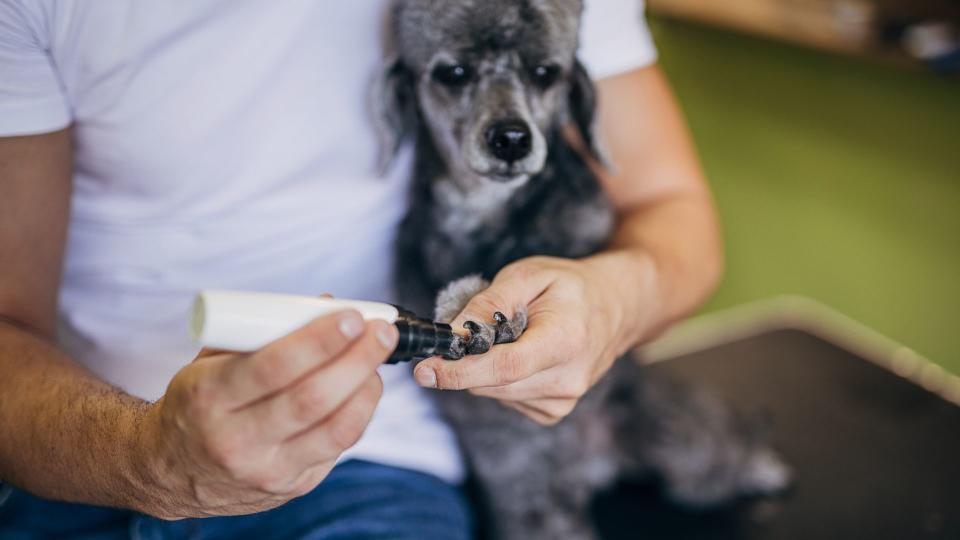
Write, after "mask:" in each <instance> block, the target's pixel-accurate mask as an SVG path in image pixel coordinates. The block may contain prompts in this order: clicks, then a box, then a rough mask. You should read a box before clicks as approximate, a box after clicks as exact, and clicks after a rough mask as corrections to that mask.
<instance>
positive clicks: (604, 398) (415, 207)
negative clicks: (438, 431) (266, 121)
mask: <svg viewBox="0 0 960 540" xmlns="http://www.w3.org/2000/svg"><path fill="white" fill-rule="evenodd" d="M582 8H583V6H582V1H579V0H446V1H442V0H399V1H398V2H396V6H395V8H394V10H393V12H392V21H391V22H392V26H391V27H390V28H391V30H392V38H393V43H392V47H391V49H392V50H393V51H395V54H394V55H393V56H391V57H390V58H389V59H388V61H387V65H386V67H385V69H384V71H383V74H382V76H381V77H380V78H379V80H378V83H377V85H376V96H375V100H374V103H375V106H376V113H377V119H378V124H379V128H380V132H381V139H382V141H381V142H382V144H383V147H384V149H385V152H384V159H383V161H382V163H381V166H382V167H384V168H385V167H387V166H388V165H389V164H390V161H391V159H392V157H393V154H394V153H395V152H396V151H397V149H398V148H399V147H400V146H401V145H402V144H403V142H404V140H406V139H410V140H412V141H413V142H414V144H415V146H416V157H415V165H414V170H413V185H412V193H411V199H410V212H409V214H408V215H407V217H406V219H405V220H404V222H403V224H402V226H401V230H400V235H399V240H398V245H397V270H396V284H397V290H398V291H399V293H400V295H401V297H400V300H401V303H402V304H403V305H405V306H407V307H410V308H413V309H414V310H415V311H417V312H419V313H430V312H431V311H434V310H435V313H436V317H437V319H438V320H442V321H450V320H452V319H453V317H454V316H456V315H457V314H458V313H459V312H460V311H461V309H462V308H463V307H464V306H465V304H466V303H467V301H469V299H470V298H471V297H472V296H473V295H475V294H477V293H478V292H480V291H482V290H483V289H484V288H486V287H487V285H488V281H487V280H488V279H491V278H492V277H493V276H494V275H495V274H496V273H497V272H498V271H499V270H500V269H501V268H503V267H504V266H506V265H507V264H509V263H511V262H513V261H516V260H518V259H521V258H524V257H529V256H534V255H548V256H557V257H583V256H586V255H589V254H592V253H595V252H597V251H599V250H601V249H603V247H604V246H605V244H606V243H607V241H608V238H609V237H610V234H611V232H612V229H613V226H614V222H615V217H614V212H613V208H612V206H611V204H610V202H609V201H608V199H607V197H606V196H605V194H604V192H603V191H602V189H601V187H600V184H599V182H598V179H597V177H596V175H595V174H594V173H593V172H592V171H591V169H590V167H589V166H588V164H587V162H586V160H585V158H584V156H583V155H581V153H579V152H578V151H577V150H575V149H574V148H573V147H572V146H571V145H570V144H569V143H568V142H567V140H566V139H565V138H564V136H563V134H562V132H561V131H562V130H561V128H562V127H563V126H565V125H568V124H572V125H573V126H575V127H576V128H577V129H578V130H579V133H580V136H581V137H582V139H583V141H584V142H585V144H586V146H587V148H588V149H589V152H590V153H591V154H592V157H593V158H595V159H597V160H598V161H600V162H606V156H605V154H604V153H603V151H602V148H601V145H600V144H599V141H598V140H597V138H596V137H595V134H594V130H593V125H594V115H595V110H596V96H595V90H594V86H593V83H592V81H591V79H590V77H589V75H588V74H587V72H586V70H585V69H584V67H583V66H582V65H581V64H580V63H579V62H578V61H577V58H576V51H577V46H578V33H579V26H580V17H581V12H582ZM503 308H504V309H505V310H512V309H513V308H514V306H503ZM491 321H493V322H491V323H486V322H471V323H468V324H467V325H465V326H466V328H467V329H468V330H469V332H470V336H469V337H468V338H467V339H466V341H465V350H463V351H461V353H463V354H479V353H483V352H485V351H487V350H489V349H490V347H491V346H494V345H495V344H497V343H504V342H510V341H513V340H515V339H517V338H521V339H522V337H521V334H522V332H523V330H524V328H525V326H526V313H525V312H524V311H523V310H522V309H520V310H516V313H515V315H513V318H512V319H508V318H507V317H505V316H503V314H502V313H496V314H491ZM436 398H437V400H438V401H439V403H440V404H441V408H442V410H443V412H444V413H445V415H446V416H447V418H448V419H449V422H450V423H451V425H452V426H453V428H454V429H455V431H456V433H457V436H458V438H459V440H460V443H461V445H462V447H463V450H464V452H465V454H466V456H467V459H468V461H469V464H470V467H471V471H472V473H473V475H474V476H475V478H476V481H477V484H478V485H479V487H480V491H481V493H482V496H483V503H484V505H485V507H486V508H487V509H488V511H489V514H490V516H491V518H492V522H493V523H492V526H493V528H494V530H493V531H492V532H493V534H494V536H495V537H496V538H502V539H507V540H513V539H516V540H521V539H522V540H537V539H544V540H546V539H550V540H557V539H565V540H577V539H590V538H594V537H595V532H594V530H593V526H592V524H591V520H590V517H589V515H588V508H589V503H590V501H591V499H592V497H593V495H594V494H595V493H596V492H597V491H598V490H601V489H604V488H606V487H608V486H610V485H611V484H612V483H613V482H614V481H615V480H616V479H618V478H622V477H635V476H642V475H654V476H656V477H659V478H660V479H662V481H663V485H664V487H665V490H666V492H667V495H668V496H670V497H671V498H673V499H674V500H676V501H677V502H679V503H681V504H685V505H689V506H696V507H702V506H709V505H714V504H718V503H723V502H726V501H728V500H730V499H733V498H735V497H738V496H741V495H758V494H768V493H772V492H776V491H778V490H780V489H782V488H784V487H785V486H786V484H787V483H788V481H789V480H788V479H789V473H788V469H787V468H786V467H785V466H784V465H783V464H782V462H781V461H780V459H779V458H778V456H777V455H776V454H775V453H774V452H773V451H772V450H771V449H770V448H769V447H768V446H767V445H766V444H765V441H764V440H763V437H761V436H759V431H760V430H758V429H756V427H755V426H752V425H751V422H748V421H746V420H745V419H744V418H743V417H742V416H741V415H738V414H736V413H734V412H733V411H732V410H731V409H729V408H728V407H727V406H726V405H725V404H723V403H721V402H719V401H718V400H716V399H715V398H713V397H712V396H710V395H709V394H707V393H705V392H703V391H700V390H698V389H694V388H690V387H687V386H684V385H680V384H677V383H675V382H672V381H667V380H662V379H658V378H655V376H654V375H652V374H650V373H647V372H646V371H645V370H644V369H643V368H642V367H640V366H639V365H638V363H637V362H636V361H635V360H633V359H631V358H623V359H620V360H619V361H618V362H617V363H616V364H615V365H614V367H613V368H612V369H611V371H610V373H609V374H608V375H607V376H606V377H604V378H603V379H602V380H601V381H600V382H599V383H598V384H597V385H596V387H594V388H593V389H592V390H591V391H590V392H589V393H588V394H587V395H586V396H585V397H584V398H583V400H582V401H581V402H580V404H579V405H578V406H577V408H576V409H575V410H574V411H573V413H572V414H571V415H570V416H569V417H567V418H566V419H565V420H563V421H562V422H560V423H559V424H558V425H556V426H553V427H545V426H541V425H538V424H536V423H534V422H532V421H530V420H528V419H526V418H524V417H522V416H520V415H519V414H517V413H515V412H513V411H511V410H509V409H507V408H505V407H503V406H501V405H500V404H499V403H498V402H496V401H493V400H489V399H485V398H480V397H475V396H472V395H470V394H469V393H466V392H437V393H436Z"/></svg>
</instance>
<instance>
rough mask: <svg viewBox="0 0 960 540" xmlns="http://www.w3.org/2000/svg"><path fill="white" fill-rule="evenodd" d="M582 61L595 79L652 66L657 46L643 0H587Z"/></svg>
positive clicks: (581, 45) (581, 49) (582, 23)
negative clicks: (645, 15) (645, 13)
mask: <svg viewBox="0 0 960 540" xmlns="http://www.w3.org/2000/svg"><path fill="white" fill-rule="evenodd" d="M580 60H581V61H582V62H583V64H584V65H585V66H586V68H587V70H588V71H589V72H590V74H591V75H592V76H593V77H594V78H595V79H603V78H605V77H611V76H613V75H619V74H621V73H624V72H627V71H630V70H633V69H637V68H642V67H646V66H649V65H651V64H653V63H654V62H656V61H657V48H656V46H655V45H654V43H653V38H652V37H651V36H650V30H649V29H648V28H647V21H646V18H645V17H644V1H643V0H586V2H585V9H584V13H583V21H582V22H581V29H580Z"/></svg>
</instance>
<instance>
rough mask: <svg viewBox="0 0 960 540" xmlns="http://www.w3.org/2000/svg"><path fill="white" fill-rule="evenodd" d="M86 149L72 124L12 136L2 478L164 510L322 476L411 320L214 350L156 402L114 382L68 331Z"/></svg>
mask: <svg viewBox="0 0 960 540" xmlns="http://www.w3.org/2000/svg"><path fill="white" fill-rule="evenodd" d="M71 162H72V158H71V146H70V132H69V131H60V132H57V133H53V134H49V135H38V136H30V137H11V138H2V137H0V194H2V195H0V268H2V271H0V478H2V479H3V480H4V481H6V482H9V483H11V484H13V485H15V486H18V487H20V488H22V489H25V490H27V491H30V492H32V493H34V494H36V495H39V496H42V497H48V498H54V499H59V500H65V501H71V502H82V503H87V504H95V505H103V506H114V507H124V508H131V509H135V510H139V511H141V512H145V513H148V514H152V515H157V516H160V517H165V518H181V517H196V516H204V515H235V514H240V513H251V512H256V511H260V510H265V509H268V508H273V507H276V506H279V505H280V504H283V503H284V502H286V501H288V500H290V499H291V498H293V497H296V496H299V495H302V494H304V493H306V492H308V491H310V490H311V489H313V488H314V487H315V486H316V485H317V484H318V483H319V482H320V481H321V480H322V479H323V478H324V477H325V476H326V474H327V473H328V472H329V471H330V470H331V468H332V467H333V465H334V464H335V462H336V460H337V458H338V457H339V456H340V454H341V453H342V452H343V451H344V450H345V449H346V448H349V447H350V446H352V445H353V444H354V443H355V442H356V441H357V439H358V438H359V437H360V434H361V433H362V432H363V430H364V428H365V427H366V425H367V423H368V422H369V420H370V417H371V416H372V414H373V410H374V408H375V406H376V404H377V402H378V401H379V398H380V393H381V388H382V387H381V382H380V379H379V376H378V375H377V372H376V370H377V367H378V366H380V365H381V364H382V363H383V361H384V360H386V358H387V357H388V356H389V354H390V352H391V351H392V350H393V348H394V347H395V345H396V339H397V335H396V333H397V332H396V329H395V328H394V327H393V326H391V325H388V324H386V323H384V322H370V323H364V322H363V320H362V318H361V317H360V314H359V313H356V312H343V313H339V314H334V315H330V316H328V317H322V318H320V319H317V320H316V321H314V322H312V323H310V324H308V325H306V326H305V327H303V328H301V329H300V330H298V331H296V332H294V333H292V334H290V335H289V336H287V337H285V338H282V339H280V340H278V341H277V342H275V343H273V344H271V345H268V346H267V347H265V348H264V349H263V350H261V351H258V352H257V353H254V354H252V355H231V354H225V353H214V352H206V353H203V354H201V356H200V357H199V358H198V359H197V360H196V361H194V362H193V363H191V364H189V365H188V366H187V367H185V368H184V369H183V370H181V371H180V372H179V373H178V374H177V376H176V377H175V378H174V380H173V381H172V382H171V383H170V386H169V388H168V390H167V393H166V394H165V395H164V397H163V398H162V399H161V400H160V401H159V402H157V403H156V404H148V403H145V402H143V401H141V400H139V399H136V398H133V397H131V396H129V395H127V394H124V393H123V392H121V391H119V390H117V389H114V388H112V387H110V386H109V385H107V384H105V383H104V382H102V381H100V380H98V379H97V378H96V377H94V376H93V375H91V374H90V373H89V372H87V371H86V370H84V369H83V368H82V367H81V366H80V365H79V364H77V363H76V362H74V361H73V360H72V359H70V358H69V357H67V356H66V355H65V354H63V353H62V352H61V351H60V350H59V349H57V347H56V345H55V340H54V327H55V321H56V299H57V289H58V287H59V283H60V274H61V266H62V261H63V251H64V244H65V237H66V227H67V222H68V214H69V201H70V191H71V186H70V183H71V165H72V163H71ZM143 354H150V352H149V351H144V352H143ZM185 360H186V359H185Z"/></svg>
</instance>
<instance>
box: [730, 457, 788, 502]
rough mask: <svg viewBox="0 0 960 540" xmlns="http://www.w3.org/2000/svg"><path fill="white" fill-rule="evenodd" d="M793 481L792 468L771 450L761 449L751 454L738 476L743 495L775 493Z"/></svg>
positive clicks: (784, 488) (783, 489)
mask: <svg viewBox="0 0 960 540" xmlns="http://www.w3.org/2000/svg"><path fill="white" fill-rule="evenodd" d="M792 483H793V470H792V469H791V468H790V466H789V465H787V464H786V462H784V460H783V458H781V457H780V455H779V454H777V453H776V452H774V451H773V450H769V449H767V450H763V451H760V452H757V453H755V454H754V455H753V456H751V458H750V460H749V461H748V462H747V463H746V465H745V467H744V469H743V474H742V476H741V478H740V492H741V493H742V494H743V495H747V496H751V495H759V496H764V495H776V494H777V493H780V492H782V491H785V490H786V489H787V488H789V487H790V485H791V484H792Z"/></svg>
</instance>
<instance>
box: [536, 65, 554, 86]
mask: <svg viewBox="0 0 960 540" xmlns="http://www.w3.org/2000/svg"><path fill="white" fill-rule="evenodd" d="M530 76H531V77H532V78H533V82H534V84H536V85H537V86H539V87H540V88H543V89H547V88H550V87H551V86H553V85H554V83H556V82H557V79H559V78H560V66H553V65H546V66H537V67H535V68H533V70H532V71H531V72H530Z"/></svg>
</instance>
